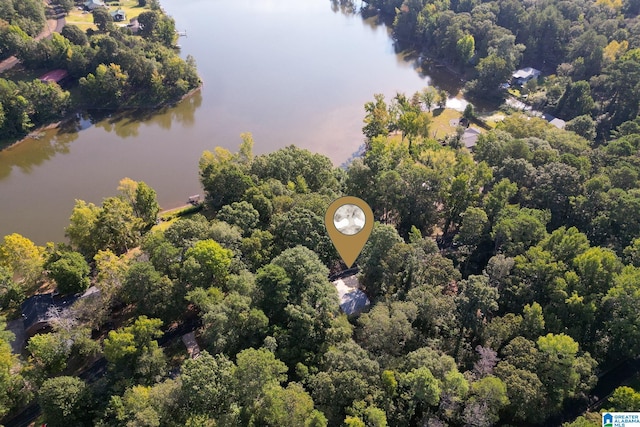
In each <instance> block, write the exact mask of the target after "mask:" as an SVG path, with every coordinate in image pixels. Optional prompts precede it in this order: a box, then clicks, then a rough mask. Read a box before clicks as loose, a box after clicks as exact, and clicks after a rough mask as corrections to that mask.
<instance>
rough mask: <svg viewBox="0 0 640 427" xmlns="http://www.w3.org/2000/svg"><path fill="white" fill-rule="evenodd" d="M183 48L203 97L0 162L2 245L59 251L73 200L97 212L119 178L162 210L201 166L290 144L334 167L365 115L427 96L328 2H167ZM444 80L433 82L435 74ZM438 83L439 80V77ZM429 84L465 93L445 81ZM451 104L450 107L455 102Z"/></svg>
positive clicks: (409, 66)
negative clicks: (15, 240)
mask: <svg viewBox="0 0 640 427" xmlns="http://www.w3.org/2000/svg"><path fill="white" fill-rule="evenodd" d="M162 4H163V7H164V8H165V10H166V11H167V12H168V13H169V14H170V15H172V16H173V17H174V18H175V20H176V27H177V29H178V30H179V31H186V37H181V38H180V40H179V43H180V45H181V46H182V55H183V56H186V55H189V54H190V55H193V56H194V57H195V59H196V62H197V65H198V71H199V73H200V75H201V77H202V79H203V81H204V86H203V88H202V90H201V91H200V92H198V93H196V94H195V95H194V96H192V97H190V98H189V99H187V100H185V101H184V102H181V103H180V104H178V105H177V106H175V107H172V108H167V109H165V110H163V111H159V112H154V111H149V112H146V113H143V114H137V115H134V116H132V115H126V116H123V117H107V118H104V119H102V120H96V119H95V118H92V119H88V118H87V117H85V118H83V119H82V120H80V121H79V122H78V123H75V124H73V125H72V126H66V127H65V128H63V129H57V130H50V131H46V132H44V133H42V134H40V135H39V136H38V138H37V139H28V140H26V141H25V142H23V143H21V144H18V145H15V146H13V147H11V148H10V149H7V150H4V151H2V152H0V236H4V235H6V234H9V233H13V232H16V233H20V234H22V235H24V236H26V237H28V238H30V239H32V240H33V241H35V242H36V243H38V244H44V243H45V242H47V241H64V227H65V226H66V225H67V224H68V218H69V216H70V214H71V210H72V209H73V205H74V199H83V200H86V201H89V202H93V203H96V204H99V203H100V202H101V200H102V199H103V198H104V197H108V196H112V195H115V194H116V192H117V191H116V187H117V186H118V182H119V181H120V179H121V178H123V177H129V178H132V179H134V180H141V181H145V182H146V183H147V184H149V185H150V186H152V187H153V188H154V189H155V190H156V191H157V193H158V200H159V202H160V205H161V206H162V207H163V208H170V207H175V206H179V205H182V204H184V203H185V202H186V201H187V198H188V197H189V196H190V195H193V194H198V193H202V189H201V187H200V184H199V182H198V160H199V158H200V155H201V154H202V152H203V151H204V150H210V149H213V148H214V147H216V146H222V147H225V148H227V149H229V150H231V151H235V150H237V148H238V146H239V144H240V134H241V133H243V132H251V133H252V134H253V137H254V140H255V150H254V151H255V153H256V154H263V153H267V152H270V151H274V150H276V149H278V148H282V147H285V146H287V145H290V144H295V145H297V146H299V147H302V148H306V149H309V150H311V151H314V152H318V153H321V154H324V155H327V156H328V157H330V158H331V160H332V161H333V162H334V164H336V165H340V164H341V163H342V162H344V161H345V160H347V159H348V158H349V157H351V155H352V154H353V153H354V152H355V151H357V150H358V148H359V147H360V146H361V144H362V143H363V136H362V132H361V129H362V126H363V122H362V119H363V117H364V104H365V103H366V102H367V101H370V100H372V99H373V95H374V94H375V93H382V94H385V96H386V97H387V98H391V97H393V96H394V95H395V93H396V92H397V91H399V92H405V93H407V94H412V93H413V92H415V91H417V90H419V89H421V88H423V87H425V86H427V85H429V84H432V82H431V78H429V77H428V76H426V75H424V74H422V73H420V72H419V70H417V65H416V62H415V60H413V59H411V58H406V57H405V56H404V55H403V54H398V53H396V51H395V49H394V45H393V42H392V40H391V38H390V37H389V30H388V28H387V27H386V26H385V25H383V24H379V23H378V22H377V20H376V18H372V19H368V20H364V19H363V18H362V17H361V16H360V15H358V14H352V13H349V12H348V11H344V10H342V9H341V7H340V6H339V4H338V3H336V2H333V1H331V0H224V1H223V0H163V1H162ZM439 71H440V70H439ZM440 72H442V71H440ZM434 80H437V81H436V82H435V83H434V84H437V85H439V86H441V87H444V88H445V89H447V90H448V91H450V92H452V91H455V90H457V89H458V88H459V85H460V84H461V83H460V82H459V81H458V80H457V79H456V78H452V77H451V76H447V75H446V73H445V74H444V75H443V76H441V77H439V78H438V79H434ZM455 101H456V100H452V102H455Z"/></svg>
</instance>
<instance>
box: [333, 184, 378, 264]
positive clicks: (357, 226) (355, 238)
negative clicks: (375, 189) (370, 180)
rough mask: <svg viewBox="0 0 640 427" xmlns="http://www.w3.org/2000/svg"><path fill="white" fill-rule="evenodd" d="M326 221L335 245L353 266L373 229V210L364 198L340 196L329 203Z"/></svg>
mask: <svg viewBox="0 0 640 427" xmlns="http://www.w3.org/2000/svg"><path fill="white" fill-rule="evenodd" d="M324 222H325V227H326V228H327V233H328V234H329V237H330V238H331V241H332V242H333V246H335V248H336V250H337V251H338V254H340V257H341V258H342V260H343V261H344V263H345V264H346V265H347V267H348V268H351V266H352V265H353V264H354V263H355V262H356V258H358V255H360V252H361V251H362V248H364V245H365V244H366V243H367V240H369V236H370V235H371V230H373V211H372V210H371V208H370V207H369V205H368V204H367V202H365V201H364V200H362V199H359V198H357V197H353V196H345V197H340V198H339V199H336V200H334V201H333V202H332V203H331V204H330V205H329V208H328V209H327V213H326V214H325V217H324Z"/></svg>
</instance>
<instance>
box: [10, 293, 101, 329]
mask: <svg viewBox="0 0 640 427" xmlns="http://www.w3.org/2000/svg"><path fill="white" fill-rule="evenodd" d="M99 292H100V290H99V289H98V288H96V287H95V286H92V287H90V288H89V289H87V290H86V292H85V293H83V294H82V295H79V294H76V295H69V296H64V297H61V296H58V295H57V294H56V293H54V292H50V293H48V294H40V295H34V296H32V297H29V298H27V299H26V300H25V301H24V302H23V303H22V305H21V306H20V308H21V311H22V321H23V323H24V331H25V337H27V338H30V337H32V336H34V335H36V334H39V333H43V332H49V331H50V328H51V324H50V322H51V311H52V310H53V309H57V310H60V311H61V310H64V309H67V308H70V307H71V306H73V304H74V303H75V302H76V301H78V300H80V299H83V298H86V297H88V296H91V295H96V294H98V293H99Z"/></svg>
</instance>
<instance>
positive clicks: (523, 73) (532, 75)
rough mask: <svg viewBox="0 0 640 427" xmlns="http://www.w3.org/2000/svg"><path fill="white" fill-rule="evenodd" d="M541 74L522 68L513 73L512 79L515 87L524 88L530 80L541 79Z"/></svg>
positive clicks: (528, 68)
mask: <svg viewBox="0 0 640 427" xmlns="http://www.w3.org/2000/svg"><path fill="white" fill-rule="evenodd" d="M540 74H541V72H540V70H536V69H535V68H531V67H527V68H522V69H520V70H518V71H516V72H515V73H513V75H512V76H511V77H512V82H513V84H514V85H519V86H523V85H524V84H526V83H527V82H529V81H530V80H533V79H537V78H538V77H540Z"/></svg>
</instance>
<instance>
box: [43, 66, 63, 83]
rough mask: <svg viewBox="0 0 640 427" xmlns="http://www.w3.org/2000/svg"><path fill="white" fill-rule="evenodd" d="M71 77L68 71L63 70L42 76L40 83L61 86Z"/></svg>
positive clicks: (59, 69)
mask: <svg viewBox="0 0 640 427" xmlns="http://www.w3.org/2000/svg"><path fill="white" fill-rule="evenodd" d="M67 77H69V73H68V72H67V70H63V69H61V68H58V69H55V70H51V71H48V72H46V73H44V74H43V75H41V76H40V81H41V82H43V83H58V84H60V83H61V82H62V81H63V80H65V79H66V78H67Z"/></svg>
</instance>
